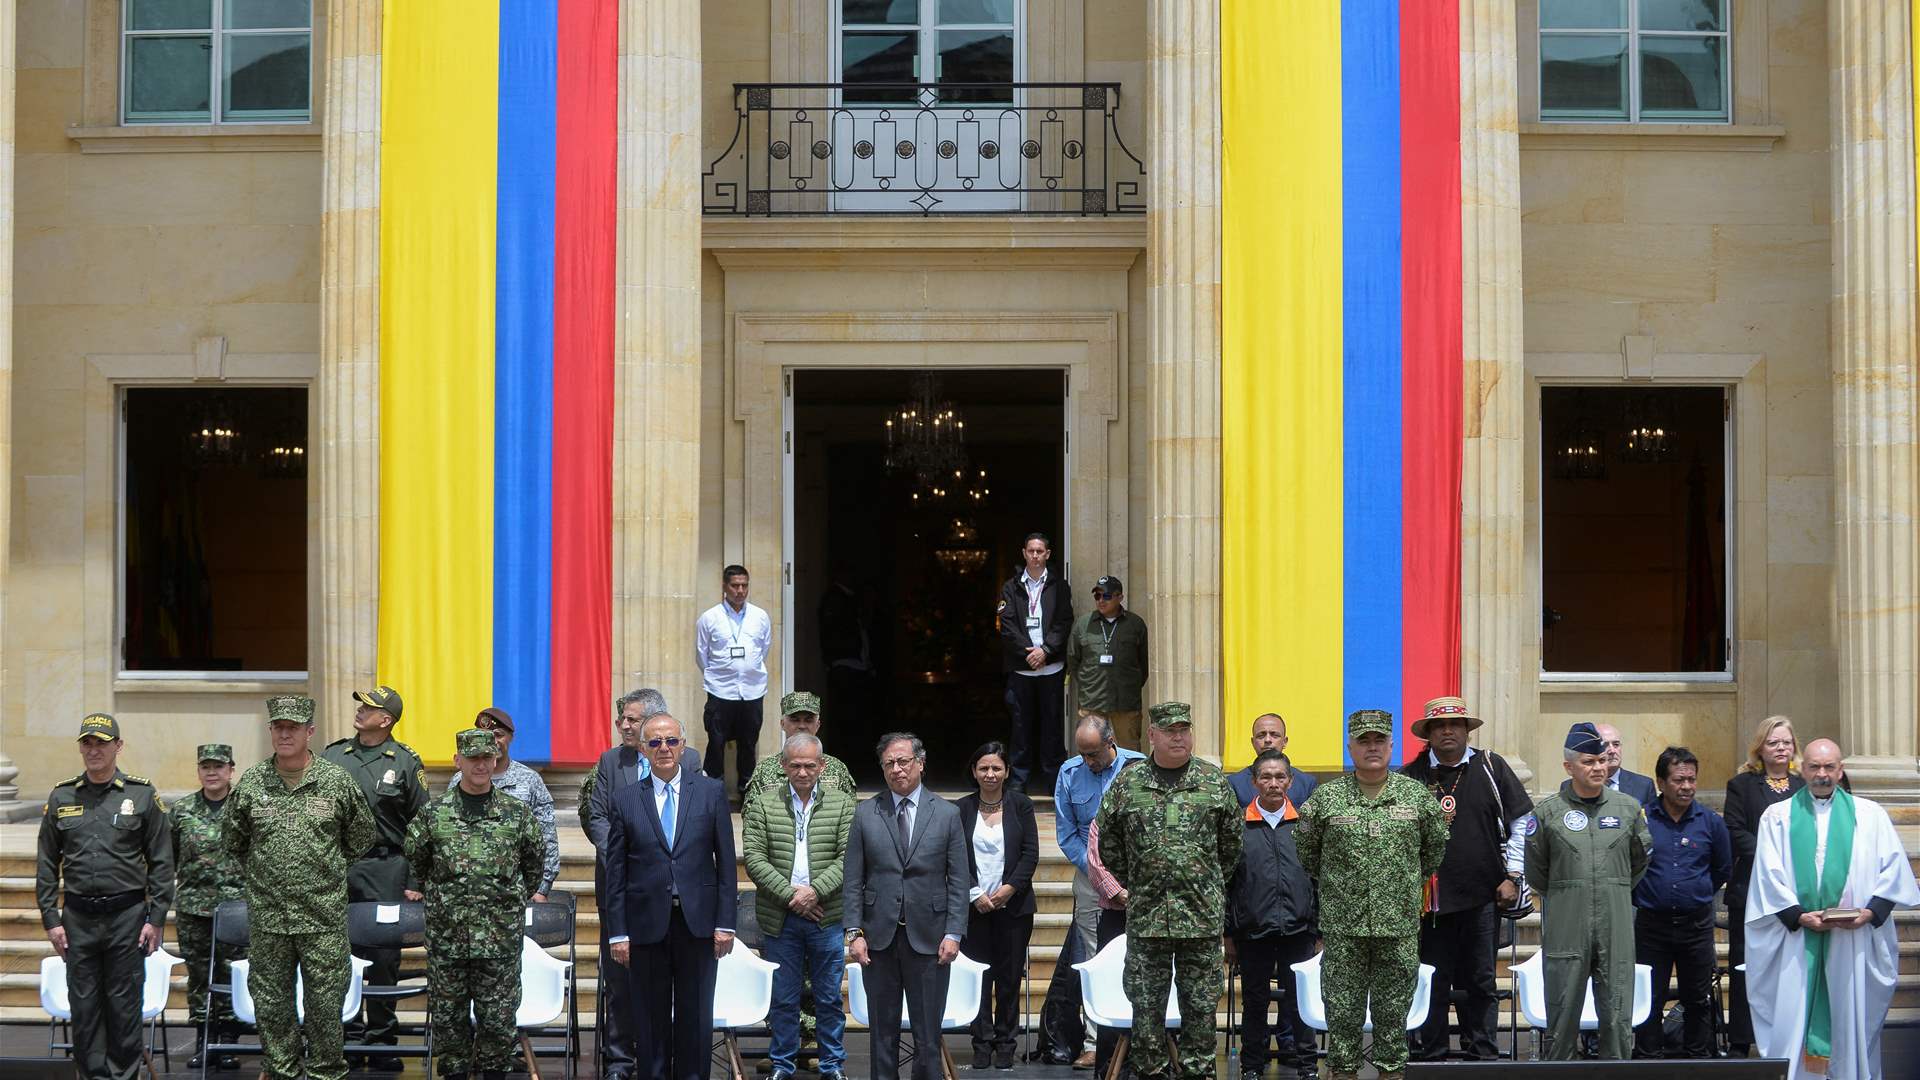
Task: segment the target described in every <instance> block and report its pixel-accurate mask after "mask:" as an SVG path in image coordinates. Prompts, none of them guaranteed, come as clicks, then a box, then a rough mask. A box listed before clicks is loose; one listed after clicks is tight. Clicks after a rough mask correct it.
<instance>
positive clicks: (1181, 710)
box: [1147, 701, 1193, 728]
mask: <svg viewBox="0 0 1920 1080" xmlns="http://www.w3.org/2000/svg"><path fill="white" fill-rule="evenodd" d="M1147 722H1148V723H1150V724H1152V725H1153V726H1154V727H1157V728H1170V727H1173V726H1174V725H1175V724H1187V725H1189V726H1191V725H1192V724H1193V706H1191V705H1189V704H1187V703H1186V702H1184V701H1163V702H1161V703H1160V704H1158V705H1155V706H1153V707H1151V708H1149V709H1148V710H1147Z"/></svg>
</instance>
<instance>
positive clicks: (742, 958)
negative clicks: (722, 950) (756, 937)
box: [713, 941, 780, 1080]
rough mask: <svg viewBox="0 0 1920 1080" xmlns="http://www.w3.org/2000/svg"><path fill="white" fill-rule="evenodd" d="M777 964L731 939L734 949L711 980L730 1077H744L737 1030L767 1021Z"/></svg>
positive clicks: (716, 1025) (715, 1016)
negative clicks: (731, 1075)
mask: <svg viewBox="0 0 1920 1080" xmlns="http://www.w3.org/2000/svg"><path fill="white" fill-rule="evenodd" d="M779 967H780V965H779V964H776V963H774V962H773V961H771V960H767V959H763V958H762V957H760V956H759V955H758V954H756V953H755V952H754V951H753V950H752V949H749V948H747V947H746V946H745V945H742V944H740V943H739V942H737V941H736V942H734V945H733V951H732V952H730V953H728V954H727V955H725V956H723V957H721V958H720V966H719V970H718V971H716V972H715V974H714V980H713V1030H715V1031H717V1032H720V1041H721V1044H722V1045H724V1046H725V1047H726V1049H727V1068H728V1069H729V1070H731V1072H732V1074H733V1080H746V1076H747V1065H746V1062H745V1061H743V1060H742V1059H741V1057H740V1032H741V1031H743V1030H745V1029H747V1028H751V1027H758V1026H759V1025H761V1024H764V1023H766V1020H767V1013H768V1012H769V1011H771V1010H772V1008H773V973H774V972H775V971H776V970H778V969H779Z"/></svg>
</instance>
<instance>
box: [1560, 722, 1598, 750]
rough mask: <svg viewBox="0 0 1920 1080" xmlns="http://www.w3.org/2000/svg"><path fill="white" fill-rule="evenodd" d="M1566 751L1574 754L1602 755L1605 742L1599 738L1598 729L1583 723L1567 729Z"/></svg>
mask: <svg viewBox="0 0 1920 1080" xmlns="http://www.w3.org/2000/svg"><path fill="white" fill-rule="evenodd" d="M1567 749H1569V750H1571V751H1573V752H1574V753H1576V754H1604V753H1606V752H1607V741H1606V740H1605V739H1602V738H1601V737H1600V729H1599V728H1597V727H1594V726H1593V725H1592V724H1589V723H1587V722H1585V721H1581V722H1580V723H1578V724H1575V725H1573V726H1572V727H1570V728H1568V729H1567Z"/></svg>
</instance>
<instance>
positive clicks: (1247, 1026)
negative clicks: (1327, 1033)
mask: <svg viewBox="0 0 1920 1080" xmlns="http://www.w3.org/2000/svg"><path fill="white" fill-rule="evenodd" d="M1233 949H1234V952H1235V953H1236V954H1237V955H1238V956H1239V958H1240V1000H1241V1013H1240V1071H1242V1072H1246V1071H1248V1070H1250V1069H1251V1070H1257V1071H1265V1070H1266V1067H1267V1062H1268V1060H1269V1058H1270V1055H1269V1053H1268V1050H1267V1044H1268V1043H1269V1042H1270V1041H1272V1036H1274V1035H1278V1036H1279V1037H1280V1039H1279V1041H1280V1045H1281V1046H1282V1047H1291V1048H1292V1049H1291V1052H1292V1055H1293V1056H1292V1057H1288V1056H1286V1055H1282V1058H1281V1063H1282V1064H1285V1065H1299V1064H1302V1062H1301V1061H1300V1060H1299V1058H1300V1051H1301V1048H1303V1047H1304V1048H1307V1050H1308V1053H1309V1056H1307V1057H1306V1060H1305V1062H1304V1063H1305V1064H1307V1065H1312V1064H1313V1063H1314V1058H1313V1057H1312V1056H1310V1055H1311V1052H1312V1047H1313V1045H1314V1043H1313V1028H1311V1027H1309V1026H1307V1022H1306V1021H1305V1020H1302V1019H1301V1018H1300V1009H1299V1007H1298V1005H1297V1004H1296V1003H1295V1001H1294V990H1293V965H1294V964H1297V963H1300V962H1301V961H1302V960H1306V959H1309V958H1311V957H1312V956H1313V934H1311V933H1299V934H1273V935H1270V936H1268V937H1258V938H1249V937H1239V936H1237V935H1236V936H1235V937H1234V939H1233ZM1276 982H1277V983H1279V992H1278V993H1275V992H1274V984H1275V983H1276ZM1274 1002H1278V1003H1279V1005H1280V1022H1279V1024H1278V1025H1276V1026H1275V1027H1273V1028H1271V1029H1270V1028H1269V1027H1268V1024H1267V1007H1268V1006H1269V1005H1271V1004H1273V1003H1274Z"/></svg>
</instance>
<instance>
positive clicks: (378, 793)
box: [320, 686, 428, 1072]
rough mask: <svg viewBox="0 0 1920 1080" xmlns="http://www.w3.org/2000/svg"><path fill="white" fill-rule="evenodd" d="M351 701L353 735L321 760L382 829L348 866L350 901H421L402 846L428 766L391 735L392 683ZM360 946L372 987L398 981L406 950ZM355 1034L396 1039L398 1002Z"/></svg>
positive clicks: (379, 1059) (388, 1064)
mask: <svg viewBox="0 0 1920 1080" xmlns="http://www.w3.org/2000/svg"><path fill="white" fill-rule="evenodd" d="M353 700H354V701H356V702H358V703H359V707H358V708H356V709H354V712H353V730H354V734H353V735H352V736H351V737H349V738H345V739H340V740H338V741H336V742H334V743H331V744H329V745H328V746H327V748H326V749H325V750H322V751H321V752H320V756H321V757H323V758H325V759H326V760H328V761H331V762H333V763H334V764H335V765H338V766H340V767H341V768H343V769H345V770H347V775H349V776H351V777H353V779H354V781H355V782H356V783H358V784H359V785H360V790H361V792H362V793H364V794H365V795H366V797H367V805H368V806H370V807H372V808H373V823H374V827H375V829H376V831H377V833H378V835H377V836H376V838H375V839H374V842H373V847H372V848H370V849H368V851H367V853H366V854H365V855H364V856H362V857H361V858H360V859H359V860H358V861H357V862H355V863H354V864H353V865H352V866H351V867H350V868H348V870H347V900H348V901H349V902H350V903H361V902H364V901H372V900H379V901H385V902H388V903H393V902H396V901H399V900H417V899H419V898H420V894H419V891H418V890H419V886H418V885H417V884H415V883H414V881H413V880H412V877H411V875H410V872H409V870H408V868H407V858H406V855H405V853H404V851H403V849H402V846H403V845H404V844H405V843H406V838H407V826H408V825H409V824H411V823H412V821H413V816H414V815H415V814H417V813H419V812H420V811H421V810H422V809H424V808H425V807H426V805H427V798H428V797H427V773H426V769H425V768H424V767H423V766H422V765H421V763H420V755H418V754H416V753H414V752H413V748H412V747H410V746H408V745H407V744H406V743H403V742H401V741H400V740H398V739H396V738H394V737H393V734H392V729H393V725H394V724H395V723H396V722H397V721H398V720H399V719H400V710H401V707H402V704H401V701H400V695H399V693H397V692H396V691H395V690H394V689H393V687H391V686H376V687H374V688H373V689H372V690H356V691H354V693H353ZM357 951H358V952H359V954H360V956H361V957H362V958H363V959H365V960H367V961H369V962H370V963H371V965H372V966H371V967H369V968H367V985H369V986H392V985H393V984H394V983H396V982H399V981H400V950H398V949H361V950H357ZM356 1034H357V1035H358V1036H359V1038H358V1041H360V1042H365V1043H372V1044H380V1045H385V1046H392V1045H394V1044H395V1043H397V1042H398V1041H399V1031H398V1030H397V1029H396V1027H395V1026H394V1020H393V1002H392V1001H391V1000H373V999H369V1000H368V1001H367V1005H366V1026H365V1030H364V1031H363V1032H357V1033H356ZM364 1065H365V1067H366V1068H369V1069H376V1070H379V1071H381V1072H399V1071H400V1070H401V1069H403V1068H405V1065H404V1064H403V1063H402V1062H401V1060H400V1059H399V1058H397V1057H393V1056H391V1055H388V1054H375V1055H369V1056H367V1057H366V1058H365V1060H364Z"/></svg>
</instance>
